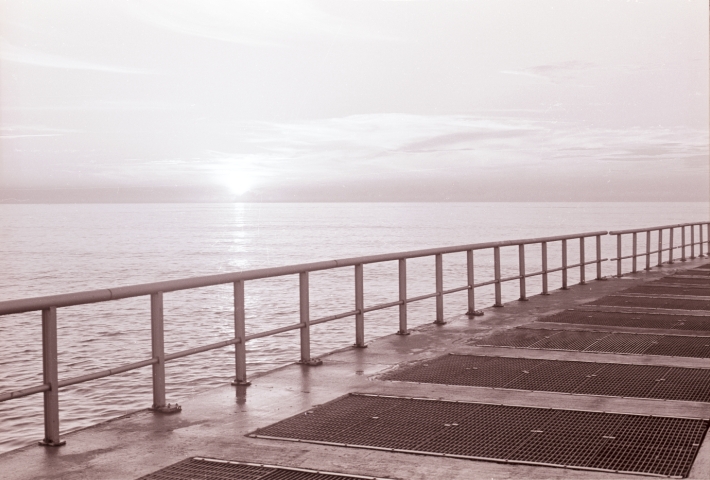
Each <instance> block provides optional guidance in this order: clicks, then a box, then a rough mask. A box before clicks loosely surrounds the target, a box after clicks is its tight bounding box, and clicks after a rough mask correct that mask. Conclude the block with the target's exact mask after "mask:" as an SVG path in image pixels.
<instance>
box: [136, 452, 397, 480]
mask: <svg viewBox="0 0 710 480" xmlns="http://www.w3.org/2000/svg"><path fill="white" fill-rule="evenodd" d="M352 478H360V479H370V480H386V479H377V478H376V477H366V476H362V475H345V474H342V473H332V472H321V471H315V470H308V469H303V468H288V467H278V466H275V465H259V464H254V463H243V462H231V461H227V460H217V459H214V458H199V457H195V458H188V459H186V460H183V461H182V462H178V463H176V464H174V465H170V466H169V467H166V468H163V469H162V470H158V471H157V472H153V473H151V474H149V475H146V476H144V477H141V478H140V479H138V480H197V479H201V480H348V479H352Z"/></svg>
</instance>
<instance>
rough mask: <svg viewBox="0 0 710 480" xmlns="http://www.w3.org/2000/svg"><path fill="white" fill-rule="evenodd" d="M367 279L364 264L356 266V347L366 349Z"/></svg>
mask: <svg viewBox="0 0 710 480" xmlns="http://www.w3.org/2000/svg"><path fill="white" fill-rule="evenodd" d="M364 282H365V277H364V274H363V270H362V263H359V264H357V265H355V310H356V311H357V313H356V314H355V345H354V346H355V347H357V348H365V347H367V345H365V285H364Z"/></svg>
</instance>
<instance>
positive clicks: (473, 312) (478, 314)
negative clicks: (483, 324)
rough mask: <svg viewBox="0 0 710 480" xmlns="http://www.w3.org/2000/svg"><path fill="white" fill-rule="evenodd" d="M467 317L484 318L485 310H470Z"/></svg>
mask: <svg viewBox="0 0 710 480" xmlns="http://www.w3.org/2000/svg"><path fill="white" fill-rule="evenodd" d="M466 315H468V316H469V317H482V316H483V310H469V311H468V312H466Z"/></svg>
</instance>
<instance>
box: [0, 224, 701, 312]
mask: <svg viewBox="0 0 710 480" xmlns="http://www.w3.org/2000/svg"><path fill="white" fill-rule="evenodd" d="M702 223H707V222H702ZM683 225H697V223H693V224H683ZM658 228H661V227H654V229H658ZM663 228H668V227H663ZM646 230H648V229H646ZM607 233H608V232H607V231H606V230H603V231H598V232H585V233H577V234H572V235H557V236H552V237H540V238H526V239H519V240H503V241H498V242H485V243H473V244H468V245H457V246H452V247H440V248H429V249H424V250H410V251H406V252H397V253H385V254H379V255H367V256H362V257H351V258H344V259H339V260H327V261H322V262H313V263H301V264H296V265H287V266H282V267H271V268H260V269H255V270H244V271H240V272H232V273H223V274H217V275H206V276H201V277H191V278H182V279H177V280H168V281H163V282H152V283H143V284H138V285H130V286H126V287H117V288H105V289H99V290H88V291H84V292H75V293H66V294H61V295H49V296H43V297H31V298H23V299H18V300H8V301H4V302H0V315H10V314H15V313H23V312H32V311H36V310H44V309H47V308H51V307H56V308H59V307H70V306H74V305H84V304H89V303H98V302H106V301H109V300H120V299H123V298H131V297H140V296H144V295H152V294H156V293H159V292H174V291H178V290H188V289H192V288H202V287H210V286H214V285H221V284H226V283H233V282H237V281H245V280H257V279H263V278H270V277H278V276H283V275H292V274H298V273H305V272H314V271H318V270H329V269H332V268H339V267H349V266H354V265H364V264H368V263H379V262H388V261H394V260H401V259H407V258H417V257H428V256H432V255H440V254H445V253H457V252H467V251H471V250H482V249H487V248H495V247H506V246H518V245H530V244H535V243H542V242H554V241H560V240H570V239H579V238H588V237H596V236H600V235H607Z"/></svg>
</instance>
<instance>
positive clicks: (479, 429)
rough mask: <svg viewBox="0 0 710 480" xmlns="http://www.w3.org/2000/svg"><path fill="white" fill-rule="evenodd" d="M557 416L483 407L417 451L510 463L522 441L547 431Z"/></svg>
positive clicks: (547, 412) (535, 410)
mask: <svg viewBox="0 0 710 480" xmlns="http://www.w3.org/2000/svg"><path fill="white" fill-rule="evenodd" d="M468 405H476V404H468ZM556 413H557V411H556V410H552V409H544V408H527V407H508V406H506V407H503V406H501V405H483V406H481V407H480V408H477V409H475V410H474V411H473V414H472V415H470V417H469V418H467V419H466V420H465V421H463V422H461V423H459V424H458V425H451V426H449V427H446V428H444V429H441V430H440V431H438V432H436V433H435V434H434V435H432V437H431V439H429V440H428V441H427V442H424V443H422V444H421V445H419V446H418V448H417V449H416V450H417V451H423V452H432V453H446V454H447V455H461V456H466V457H474V458H489V459H499V460H507V459H509V458H511V453H512V452H513V451H515V449H516V448H517V446H518V445H519V444H520V442H521V441H522V439H525V438H527V437H529V436H530V435H531V432H534V431H537V430H540V429H541V428H543V427H544V426H545V425H546V424H547V423H548V422H549V421H550V419H551V418H553V417H554V416H555V414H556Z"/></svg>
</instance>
